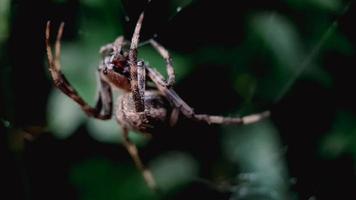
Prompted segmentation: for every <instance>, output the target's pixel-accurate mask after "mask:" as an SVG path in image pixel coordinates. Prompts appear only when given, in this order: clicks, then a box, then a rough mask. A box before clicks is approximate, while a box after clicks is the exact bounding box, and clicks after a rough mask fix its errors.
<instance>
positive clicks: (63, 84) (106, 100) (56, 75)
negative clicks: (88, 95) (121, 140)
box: [46, 21, 112, 120]
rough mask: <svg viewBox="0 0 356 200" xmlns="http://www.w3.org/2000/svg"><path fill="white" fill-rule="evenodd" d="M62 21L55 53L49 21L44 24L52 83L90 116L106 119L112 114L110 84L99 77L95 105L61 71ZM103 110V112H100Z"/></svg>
mask: <svg viewBox="0 0 356 200" xmlns="http://www.w3.org/2000/svg"><path fill="white" fill-rule="evenodd" d="M63 29H64V23H61V25H60V27H59V29H58V33H57V39H56V43H55V54H54V56H53V54H52V47H51V45H50V41H49V37H50V22H49V21H48V22H47V26H46V50H47V58H48V63H49V71H50V73H51V76H52V79H53V82H54V85H55V86H56V87H57V88H58V89H60V90H61V91H62V92H63V93H64V94H66V95H67V96H68V97H69V98H71V99H73V100H74V101H75V102H76V103H77V104H78V105H79V106H80V107H81V109H82V110H83V111H84V112H85V113H86V114H87V115H88V116H90V117H95V118H98V119H102V120H106V119H110V118H111V115H112V91H111V87H110V85H109V84H108V83H107V82H105V81H104V80H103V79H102V78H101V77H100V82H99V83H100V91H99V96H98V100H97V103H96V106H95V107H91V106H90V105H89V104H87V103H86V102H85V101H84V100H83V98H82V97H80V96H79V94H78V92H77V91H76V90H75V89H74V88H73V87H72V86H71V85H70V83H69V82H68V80H67V79H66V77H65V76H64V75H63V73H62V71H61V65H60V55H61V42H60V40H61V37H62V34H63ZM101 111H103V113H101Z"/></svg>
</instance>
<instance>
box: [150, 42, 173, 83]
mask: <svg viewBox="0 0 356 200" xmlns="http://www.w3.org/2000/svg"><path fill="white" fill-rule="evenodd" d="M150 43H151V45H152V46H153V47H154V48H155V49H156V50H157V51H158V53H159V54H160V55H161V56H162V57H163V59H164V60H165V61H166V69H167V74H168V79H167V87H172V86H173V84H174V83H175V73H174V68H173V63H172V58H171V56H170V54H169V52H168V50H167V49H165V48H164V47H163V46H162V45H160V44H159V43H158V42H156V41H155V40H154V39H151V40H150Z"/></svg>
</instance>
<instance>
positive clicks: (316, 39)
mask: <svg viewBox="0 0 356 200" xmlns="http://www.w3.org/2000/svg"><path fill="white" fill-rule="evenodd" d="M143 10H145V13H146V15H145V19H144V23H143V28H142V34H141V41H142V42H143V43H142V46H141V47H140V49H139V57H141V58H143V59H144V60H145V61H146V62H149V63H150V64H151V65H152V66H154V67H156V68H157V69H158V70H159V71H160V72H161V73H162V74H164V75H166V74H165V65H164V61H163V60H162V59H161V57H160V56H159V55H158V54H157V53H156V52H155V51H154V50H153V49H152V48H151V47H150V46H149V45H147V44H146V45H145V43H144V41H146V40H148V39H150V38H155V39H156V40H158V41H159V42H160V43H162V44H163V45H164V46H165V47H166V48H167V49H168V50H169V51H170V52H171V54H172V57H173V63H174V66H175V70H176V74H177V84H176V86H175V90H176V91H177V92H178V94H180V95H181V96H182V98H183V99H185V100H186V102H187V103H188V104H190V105H191V106H192V107H193V108H194V109H195V111H196V112H199V113H209V114H221V115H226V116H236V115H247V114H250V113H254V112H260V111H263V110H271V112H272V116H271V118H269V119H267V120H264V121H263V122H259V123H257V124H254V125H248V126H208V125H204V124H199V123H195V122H191V121H189V120H187V119H184V118H183V117H181V118H180V121H179V123H178V125H177V127H175V128H173V129H169V130H162V131H161V132H160V133H156V134H154V135H153V137H152V138H150V139H148V138H145V137H143V136H141V135H140V134H137V133H134V132H132V133H131V134H130V137H131V138H132V140H133V141H134V142H135V143H136V144H137V145H138V146H139V149H140V153H141V156H142V159H143V160H144V162H145V163H146V164H147V165H148V166H149V168H150V169H151V170H152V171H153V174H154V176H155V177H156V179H157V182H158V185H159V186H160V188H161V194H159V195H155V194H153V193H152V192H151V191H149V190H148V188H147V186H146V185H145V183H144V182H143V179H142V177H141V174H140V173H139V172H138V170H137V169H136V168H135V166H134V165H133V162H132V161H131V158H130V156H129V155H128V153H127V152H126V150H125V148H124V147H123V146H122V145H121V134H120V133H121V129H120V127H118V125H117V124H116V123H115V120H111V121H104V122H103V121H97V120H93V119H88V118H87V117H86V116H85V115H84V114H83V113H82V111H81V110H80V108H79V107H78V106H77V105H76V104H74V103H73V102H72V101H71V100H70V99H69V98H67V97H66V96H65V95H63V94H62V93H60V92H59V91H58V90H57V89H55V88H54V87H53V84H52V82H51V79H50V76H49V73H48V70H47V61H46V58H45V48H44V29H45V24H46V21H47V20H51V21H52V33H53V35H54V34H55V33H56V30H57V27H58V26H59V23H60V22H61V21H64V22H65V23H66V26H65V32H64V37H63V43H62V59H61V61H62V68H63V72H64V74H65V75H66V76H67V78H68V79H69V80H70V82H71V83H72V84H73V86H74V87H75V88H76V89H77V90H78V91H79V93H80V94H81V95H82V96H83V97H84V99H86V100H87V101H88V102H89V103H90V104H91V105H93V104H94V103H95V95H96V94H95V93H96V74H95V73H96V68H97V66H98V63H99V61H100V56H99V54H98V50H99V48H100V47H101V46H102V45H104V44H107V43H110V42H112V41H113V40H114V39H115V38H116V37H117V36H118V35H124V36H125V37H126V38H127V39H130V37H131V34H132V32H133V28H134V26H135V23H136V20H137V18H138V15H139V14H140V12H142V11H143ZM355 13H356V12H355V5H354V4H352V2H351V3H350V2H349V1H342V0H273V1H256V0H250V1H237V2H232V1H228V0H220V1H204V0H169V1H167V0H152V1H151V2H150V3H149V4H147V3H146V1H144V0H131V1H129V0H122V1H120V0H52V1H47V0H43V1H30V0H0V87H1V93H0V120H1V123H0V130H1V135H0V142H1V144H0V148H1V160H2V165H3V166H5V168H3V169H1V174H2V175H1V177H3V178H1V180H2V181H3V183H4V184H2V185H3V186H1V188H2V189H4V192H2V193H1V194H0V195H1V196H0V199H36V200H37V199H82V200H89V199H93V200H94V199H95V200H97V199H130V200H131V199H132V200H133V199H188V198H193V199H231V200H240V199H243V200H252V199H253V200H255V199H283V200H285V199H293V200H294V199H310V200H312V199H356V192H355V188H356V173H355V172H356V171H355V170H356V164H355V159H356V104H355V101H356V99H355V97H354V95H353V91H354V85H355V78H354V74H353V73H352V72H353V71H354V67H355V64H356V62H355V58H356V57H355V41H356V33H355V31H354V30H353V24H354V22H353V21H352V20H353V19H356V18H355ZM118 95H120V92H119V94H118ZM6 197H7V198H6Z"/></svg>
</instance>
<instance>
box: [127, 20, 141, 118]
mask: <svg viewBox="0 0 356 200" xmlns="http://www.w3.org/2000/svg"><path fill="white" fill-rule="evenodd" d="M143 16H144V14H143V13H142V14H141V15H140V17H139V19H138V21H137V24H136V27H135V31H134V33H133V36H132V39H131V46H130V51H129V65H130V77H131V81H130V84H131V91H132V97H133V100H134V102H135V110H136V112H144V111H145V104H144V97H143V96H144V95H143V94H144V91H142V88H144V86H142V85H141V86H140V85H139V84H145V83H144V81H143V82H142V81H138V78H139V76H141V74H139V73H141V72H142V71H145V70H144V69H142V68H143V65H138V63H137V46H138V42H139V37H140V30H141V26H142V21H143ZM141 77H142V76H141Z"/></svg>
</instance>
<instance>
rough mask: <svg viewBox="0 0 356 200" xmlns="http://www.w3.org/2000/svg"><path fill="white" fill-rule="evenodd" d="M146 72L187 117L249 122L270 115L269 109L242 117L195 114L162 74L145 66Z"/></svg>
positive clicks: (223, 122)
mask: <svg viewBox="0 0 356 200" xmlns="http://www.w3.org/2000/svg"><path fill="white" fill-rule="evenodd" d="M146 69H147V74H148V76H149V77H150V79H151V80H152V81H153V82H154V83H155V84H156V86H157V88H158V90H159V91H160V92H161V93H162V94H163V95H164V96H165V97H166V98H167V99H168V101H170V102H171V103H172V104H173V105H174V107H176V108H178V109H179V110H180V111H181V112H182V113H183V114H184V115H185V116H186V117H187V118H189V119H193V120H196V121H201V122H205V123H208V124H241V125H243V124H251V123H255V122H258V121H260V120H262V119H264V118H266V117H268V116H269V115H270V112H269V111H265V112H262V113H257V114H252V115H247V116H244V117H223V116H217V115H207V114H197V113H195V112H194V110H193V108H191V107H190V106H189V105H188V104H187V103H185V102H184V100H183V99H182V98H180V97H179V95H178V94H177V93H176V92H175V91H174V90H173V89H171V88H167V86H166V85H165V81H164V79H163V77H162V75H161V74H160V73H159V72H157V71H156V70H155V69H153V68H151V67H149V66H146Z"/></svg>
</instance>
